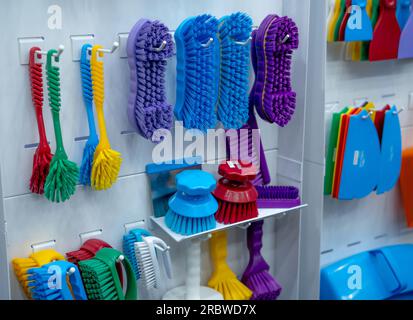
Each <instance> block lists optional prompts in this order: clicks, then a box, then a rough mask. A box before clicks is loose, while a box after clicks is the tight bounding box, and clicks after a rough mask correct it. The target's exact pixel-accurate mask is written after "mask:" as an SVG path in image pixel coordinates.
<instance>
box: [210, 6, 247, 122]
mask: <svg viewBox="0 0 413 320" xmlns="http://www.w3.org/2000/svg"><path fill="white" fill-rule="evenodd" d="M218 31H219V32H218V37H219V40H220V53H221V65H220V80H219V95H218V97H219V100H218V117H219V120H220V121H221V122H222V123H223V124H224V127H225V128H226V129H239V128H240V127H242V126H243V125H244V123H245V122H247V120H248V90H249V88H248V85H249V65H250V45H249V44H245V45H241V44H237V43H236V41H239V42H242V41H247V40H248V38H249V37H250V35H251V31H252V19H251V18H250V17H249V16H248V15H246V14H244V13H241V12H238V13H234V14H231V15H230V16H228V17H226V18H224V20H223V21H222V23H221V24H220V25H219V30H218Z"/></svg>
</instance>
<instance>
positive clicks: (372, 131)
mask: <svg viewBox="0 0 413 320" xmlns="http://www.w3.org/2000/svg"><path fill="white" fill-rule="evenodd" d="M379 170H380V142H379V138H378V135H377V131H376V127H375V126H374V124H373V121H372V120H371V118H370V116H369V114H368V112H367V111H366V110H363V111H361V112H360V113H359V114H357V115H352V116H350V117H349V121H348V129H347V140H346V146H345V152H344V157H343V164H342V169H341V180H340V186H339V193H338V199H340V200H351V199H361V198H364V197H366V196H367V195H369V194H370V193H371V192H372V191H373V190H374V189H375V188H376V186H377V183H378V175H377V172H379Z"/></svg>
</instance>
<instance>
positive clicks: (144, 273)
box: [135, 237, 172, 290]
mask: <svg viewBox="0 0 413 320" xmlns="http://www.w3.org/2000/svg"><path fill="white" fill-rule="evenodd" d="M169 249H170V248H169V246H168V245H167V244H166V243H165V242H164V241H163V240H162V239H159V238H156V237H144V238H143V241H139V242H135V255H136V260H137V261H138V264H139V270H140V274H141V279H142V282H143V285H144V286H145V287H146V289H148V290H151V289H160V288H161V285H162V278H161V267H160V261H159V260H161V261H162V263H163V266H164V268H165V271H166V276H167V277H168V278H169V279H171V278H172V262H171V256H170V254H169ZM159 256H161V257H162V259H160V258H159Z"/></svg>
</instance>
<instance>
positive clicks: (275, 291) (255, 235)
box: [242, 221, 282, 300]
mask: <svg viewBox="0 0 413 320" xmlns="http://www.w3.org/2000/svg"><path fill="white" fill-rule="evenodd" d="M263 225H264V221H257V222H254V223H252V224H251V226H250V227H249V228H248V231H247V244H248V250H249V252H250V261H249V263H248V266H247V268H246V270H245V272H244V275H243V276H242V282H243V283H244V284H245V285H246V286H247V287H248V288H250V289H251V291H252V292H253V295H252V298H251V300H275V299H277V298H278V296H279V295H280V293H281V290H282V288H281V286H280V285H279V284H278V282H277V281H276V280H275V279H274V278H273V277H272V276H271V274H270V273H269V270H270V266H269V265H268V264H267V262H265V260H264V258H263V257H262V255H261V248H262V235H263Z"/></svg>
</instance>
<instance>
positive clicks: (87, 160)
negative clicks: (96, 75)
mask: <svg viewBox="0 0 413 320" xmlns="http://www.w3.org/2000/svg"><path fill="white" fill-rule="evenodd" d="M91 48H92V46H91V45H90V44H85V45H83V47H82V53H81V58H80V73H81V76H82V92H83V101H84V102H85V106H86V112H87V119H88V123H89V138H88V140H87V142H86V145H85V149H84V150H83V159H82V164H81V166H80V176H79V180H80V183H81V184H83V185H85V186H90V176H91V174H92V165H93V157H94V154H95V150H96V146H97V145H98V144H99V138H98V135H97V133H96V125H95V118H94V116H93V89H92V76H91V71H90V52H91V51H90V50H91Z"/></svg>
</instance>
